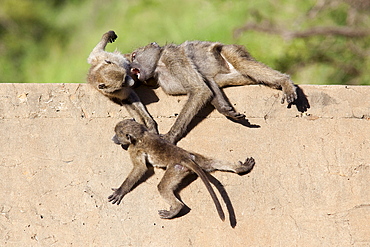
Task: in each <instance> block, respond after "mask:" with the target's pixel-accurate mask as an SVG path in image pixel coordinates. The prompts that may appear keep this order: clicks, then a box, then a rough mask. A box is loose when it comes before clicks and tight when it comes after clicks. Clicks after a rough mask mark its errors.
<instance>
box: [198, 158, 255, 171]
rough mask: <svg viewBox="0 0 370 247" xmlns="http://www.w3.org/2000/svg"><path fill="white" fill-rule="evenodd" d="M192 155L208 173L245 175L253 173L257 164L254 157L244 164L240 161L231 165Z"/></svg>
mask: <svg viewBox="0 0 370 247" xmlns="http://www.w3.org/2000/svg"><path fill="white" fill-rule="evenodd" d="M192 155H193V158H194V161H195V162H196V163H197V164H199V166H200V167H201V168H202V169H203V170H205V171H207V172H212V171H216V170H217V171H228V172H234V173H237V174H244V173H247V172H249V171H251V170H252V169H253V167H254V164H255V160H254V159H253V158H252V157H250V158H247V159H246V160H245V161H244V162H241V161H238V163H230V162H226V161H222V160H215V159H210V158H207V157H205V156H203V155H201V154H198V153H192Z"/></svg>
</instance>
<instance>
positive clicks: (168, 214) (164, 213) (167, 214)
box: [158, 207, 182, 219]
mask: <svg viewBox="0 0 370 247" xmlns="http://www.w3.org/2000/svg"><path fill="white" fill-rule="evenodd" d="M181 208H182V207H177V208H175V209H173V208H172V207H171V208H170V210H158V214H159V216H160V217H161V218H162V219H172V218H173V217H175V216H176V215H178V214H179V212H180V210H181Z"/></svg>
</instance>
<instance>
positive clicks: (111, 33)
mask: <svg viewBox="0 0 370 247" xmlns="http://www.w3.org/2000/svg"><path fill="white" fill-rule="evenodd" d="M117 37H118V36H117V34H116V33H115V32H114V31H109V32H108V42H109V43H113V42H114V41H115V40H116V39H117Z"/></svg>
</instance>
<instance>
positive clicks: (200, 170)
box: [184, 160, 225, 221]
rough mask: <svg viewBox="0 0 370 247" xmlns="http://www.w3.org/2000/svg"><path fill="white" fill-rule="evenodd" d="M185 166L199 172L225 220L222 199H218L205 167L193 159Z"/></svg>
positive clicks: (196, 172) (222, 218) (221, 216)
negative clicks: (204, 169)
mask: <svg viewBox="0 0 370 247" xmlns="http://www.w3.org/2000/svg"><path fill="white" fill-rule="evenodd" d="M184 166H187V167H188V168H189V169H191V170H192V171H193V172H195V174H197V175H198V176H199V177H200V178H201V179H202V181H203V183H204V184H205V186H206V188H207V190H208V192H209V194H211V197H212V200H213V202H214V204H215V206H216V209H217V213H218V215H219V216H220V219H221V220H222V221H224V220H225V214H224V211H223V210H222V207H221V204H220V201H219V200H218V198H217V196H216V193H215V191H214V190H213V188H212V186H211V184H210V183H209V180H208V178H207V175H206V174H205V172H204V171H203V169H202V168H201V167H200V166H199V165H198V164H197V163H196V162H195V161H193V160H191V162H188V163H187V165H184Z"/></svg>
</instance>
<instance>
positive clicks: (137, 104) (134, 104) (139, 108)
mask: <svg viewBox="0 0 370 247" xmlns="http://www.w3.org/2000/svg"><path fill="white" fill-rule="evenodd" d="M128 100H129V104H123V105H124V106H125V107H126V109H127V111H128V112H129V113H130V115H131V116H133V117H134V118H138V119H136V120H138V121H141V122H143V123H144V125H145V126H146V127H147V128H148V130H149V132H151V133H154V134H158V127H157V123H156V122H155V121H154V119H153V118H152V116H151V115H150V114H149V112H148V111H147V109H146V107H145V106H144V104H143V103H142V102H141V101H140V99H139V97H138V96H137V94H136V93H135V92H134V91H133V90H132V91H131V94H130V96H129V99H128Z"/></svg>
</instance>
